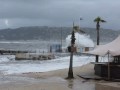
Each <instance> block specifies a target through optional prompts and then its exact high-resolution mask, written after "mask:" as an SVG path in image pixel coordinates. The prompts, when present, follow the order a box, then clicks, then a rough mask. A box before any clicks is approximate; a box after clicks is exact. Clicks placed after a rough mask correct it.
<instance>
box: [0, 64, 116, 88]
mask: <svg viewBox="0 0 120 90" xmlns="http://www.w3.org/2000/svg"><path fill="white" fill-rule="evenodd" d="M73 71H74V79H71V80H68V79H66V77H67V76H68V69H61V70H55V71H49V72H36V73H35V72H34V73H33V72H29V73H23V74H17V75H7V76H4V77H3V78H4V79H3V81H2V82H1V83H0V90H97V89H98V90H103V89H100V87H97V89H95V88H96V85H97V86H99V83H103V82H104V83H107V82H106V81H103V80H101V81H94V80H84V79H82V78H80V77H79V76H78V75H80V74H83V75H85V74H87V75H93V74H94V65H92V64H87V65H84V66H81V67H74V68H73ZM111 90H112V89H111ZM114 90H115V89H114Z"/></svg>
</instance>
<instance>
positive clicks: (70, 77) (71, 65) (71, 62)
mask: <svg viewBox="0 0 120 90" xmlns="http://www.w3.org/2000/svg"><path fill="white" fill-rule="evenodd" d="M71 48H73V46H72V47H71ZM72 67H73V51H72V50H71V54H70V64H69V71H68V79H72V78H74V77H73V68H72Z"/></svg>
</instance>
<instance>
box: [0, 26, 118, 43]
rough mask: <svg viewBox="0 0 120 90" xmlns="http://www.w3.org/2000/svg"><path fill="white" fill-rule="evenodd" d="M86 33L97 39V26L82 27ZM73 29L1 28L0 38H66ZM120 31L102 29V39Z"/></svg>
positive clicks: (103, 40) (109, 37) (106, 39)
mask: <svg viewBox="0 0 120 90" xmlns="http://www.w3.org/2000/svg"><path fill="white" fill-rule="evenodd" d="M81 29H82V30H83V31H84V32H86V34H89V35H90V37H91V38H92V39H93V40H94V41H96V29H95V28H81ZM71 31H72V27H47V26H31V27H20V28H15V29H1V30H0V40H60V39H61V33H62V38H63V39H65V38H66V36H67V35H68V34H70V33H71ZM119 34H120V31H115V30H108V29H101V30H100V40H101V41H102V42H106V41H107V42H108V41H112V40H113V39H115V38H116V37H117V36H118V35H119Z"/></svg>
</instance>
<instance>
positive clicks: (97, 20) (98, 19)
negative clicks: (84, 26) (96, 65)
mask: <svg viewBox="0 0 120 90" xmlns="http://www.w3.org/2000/svg"><path fill="white" fill-rule="evenodd" d="M94 22H96V30H97V45H99V42H100V35H99V31H100V22H101V23H104V22H106V21H105V20H103V19H101V18H100V17H97V18H95V20H94ZM98 58H99V56H98V55H96V62H98Z"/></svg>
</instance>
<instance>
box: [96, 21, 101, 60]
mask: <svg viewBox="0 0 120 90" xmlns="http://www.w3.org/2000/svg"><path fill="white" fill-rule="evenodd" d="M96 29H97V45H99V42H100V36H99V29H100V25H99V21H98V22H97V25H96ZM98 61H99V56H98V55H96V62H98Z"/></svg>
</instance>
